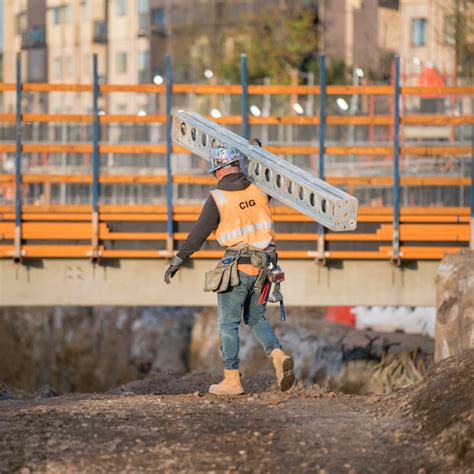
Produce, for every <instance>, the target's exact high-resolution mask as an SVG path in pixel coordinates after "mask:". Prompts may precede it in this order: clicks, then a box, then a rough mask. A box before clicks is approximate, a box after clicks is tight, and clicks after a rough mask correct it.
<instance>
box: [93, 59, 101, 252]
mask: <svg viewBox="0 0 474 474" xmlns="http://www.w3.org/2000/svg"><path fill="white" fill-rule="evenodd" d="M92 70H93V81H94V82H93V93H92V101H93V103H92V115H93V121H92V255H91V257H92V259H93V260H95V259H97V258H98V257H99V192H100V189H99V173H100V155H99V140H100V128H99V103H98V102H99V74H98V71H97V54H94V55H93V56H92Z"/></svg>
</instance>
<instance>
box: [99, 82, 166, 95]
mask: <svg viewBox="0 0 474 474" xmlns="http://www.w3.org/2000/svg"><path fill="white" fill-rule="evenodd" d="M99 90H100V92H104V93H110V92H139V93H149V94H164V93H165V91H166V85H165V84H101V85H100V86H99Z"/></svg>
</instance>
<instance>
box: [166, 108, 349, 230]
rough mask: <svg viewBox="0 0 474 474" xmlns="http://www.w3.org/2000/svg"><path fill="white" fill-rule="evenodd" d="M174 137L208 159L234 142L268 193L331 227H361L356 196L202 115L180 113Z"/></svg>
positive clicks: (250, 175) (252, 175) (253, 177)
mask: <svg viewBox="0 0 474 474" xmlns="http://www.w3.org/2000/svg"><path fill="white" fill-rule="evenodd" d="M172 138H173V141H174V142H175V143H178V144H180V145H182V146H184V147H185V148H187V149H189V150H190V151H192V152H193V153H195V154H196V155H198V156H200V157H202V158H204V159H205V160H209V153H210V151H211V149H212V148H213V147H215V146H216V145H217V144H220V143H225V144H227V145H231V146H233V147H235V148H237V149H238V150H239V151H240V152H242V153H243V154H244V155H246V156H247V158H248V178H249V180H250V181H252V182H253V183H254V184H255V185H256V186H257V187H258V188H259V189H261V190H262V191H263V192H265V193H266V194H269V195H270V196H272V197H273V198H275V199H277V200H278V201H280V202H281V203H283V204H286V205H287V206H290V207H292V208H294V209H297V210H298V211H300V212H301V213H302V214H305V215H306V216H308V217H310V218H311V219H314V220H315V221H316V222H319V223H321V224H323V225H324V226H325V227H327V228H329V229H331V230H334V231H349V230H354V229H355V228H356V226H357V199H356V198H355V197H353V196H351V195H349V194H347V193H345V192H344V191H341V190H340V189H338V188H336V187H335V186H332V185H330V184H328V183H326V182H325V181H323V180H321V179H318V178H315V177H314V176H312V175H311V174H309V173H307V172H306V171H303V170H301V169H300V168H298V167H297V166H295V165H293V164H291V163H289V162H288V161H286V160H284V159H282V158H279V157H278V156H276V155H274V154H272V153H270V152H269V151H267V150H264V149H263V148H260V147H258V146H255V145H251V144H250V143H249V142H248V140H246V139H244V138H242V137H240V136H239V135H237V134H235V133H233V132H231V131H229V130H227V129H226V128H224V127H222V126H220V125H217V124H216V123H214V122H212V121H210V120H207V119H206V118H204V117H202V116H201V115H199V114H195V113H188V112H183V111H179V112H177V113H176V114H175V115H174V116H173V129H172Z"/></svg>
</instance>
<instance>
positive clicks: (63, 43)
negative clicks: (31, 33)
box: [45, 0, 107, 113]
mask: <svg viewBox="0 0 474 474" xmlns="http://www.w3.org/2000/svg"><path fill="white" fill-rule="evenodd" d="M106 6H107V1H106V0H67V1H65V0H46V22H45V23H46V44H47V56H48V61H47V62H48V69H47V77H48V82H50V83H53V84H54V83H60V84H80V83H88V84H90V83H91V82H92V80H93V76H92V57H93V55H94V54H97V55H98V72H99V76H100V77H101V78H103V80H104V81H105V80H106V76H107V47H106V45H107V27H106V25H107V23H106V15H107V11H106ZM48 99H49V109H50V111H51V112H52V113H61V112H62V113H79V112H81V113H90V112H91V110H92V100H91V97H90V94H84V93H79V92H78V93H67V94H61V93H50V94H49V97H48Z"/></svg>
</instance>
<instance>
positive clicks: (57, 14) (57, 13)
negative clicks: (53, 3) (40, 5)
mask: <svg viewBox="0 0 474 474" xmlns="http://www.w3.org/2000/svg"><path fill="white" fill-rule="evenodd" d="M59 23H61V7H54V8H53V24H54V25H59Z"/></svg>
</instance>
